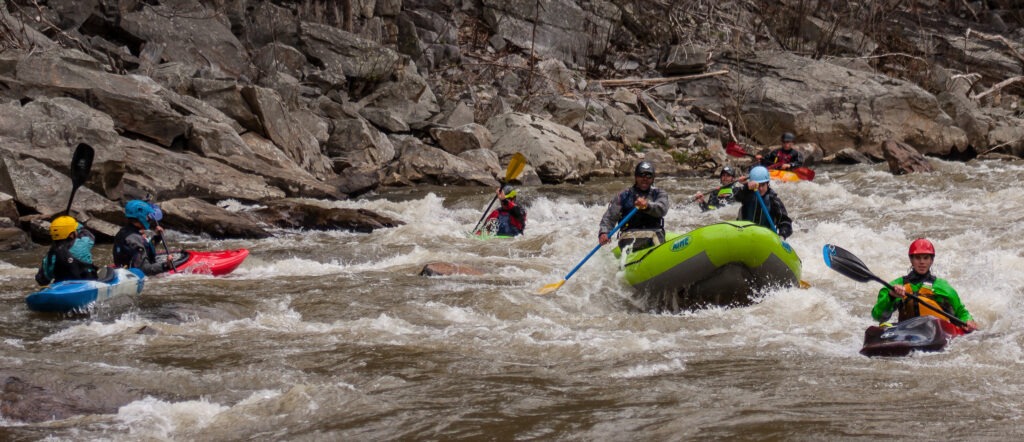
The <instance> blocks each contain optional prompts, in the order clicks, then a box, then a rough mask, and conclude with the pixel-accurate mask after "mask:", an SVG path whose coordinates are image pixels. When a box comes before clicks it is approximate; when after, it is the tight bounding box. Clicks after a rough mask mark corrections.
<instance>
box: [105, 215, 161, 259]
mask: <svg viewBox="0 0 1024 442" xmlns="http://www.w3.org/2000/svg"><path fill="white" fill-rule="evenodd" d="M131 235H139V236H142V235H141V234H140V233H139V229H138V228H137V227H135V226H131V225H129V226H124V227H122V228H121V230H119V231H118V232H117V235H114V265H115V266H117V267H131V266H132V264H133V263H132V261H134V260H135V254H136V253H137V251H136V250H135V248H134V247H132V246H130V245H128V237H129V236H131ZM142 242H143V243H145V245H146V246H145V247H146V259H147V260H149V262H156V248H154V247H153V244H151V243H150V242H149V241H146V240H145V237H143V241H142Z"/></svg>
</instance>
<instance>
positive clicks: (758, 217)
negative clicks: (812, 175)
mask: <svg viewBox="0 0 1024 442" xmlns="http://www.w3.org/2000/svg"><path fill="white" fill-rule="evenodd" d="M739 181H740V183H743V184H744V186H741V187H737V188H736V191H735V193H734V194H733V198H734V199H735V200H736V201H739V202H740V203H742V204H743V206H741V207H740V213H739V219H741V220H744V221H750V222H752V223H755V224H758V225H761V226H764V227H767V228H769V229H770V228H771V226H772V222H774V224H775V227H776V228H777V229H778V232H777V233H778V234H779V236H781V237H783V238H788V237H789V235H792V234H793V220H791V219H790V218H789V213H787V212H786V206H785V205H784V204H782V200H781V199H779V195H778V194H776V193H775V190H774V189H772V188H771V176H770V174H769V173H768V169H767V168H765V167H764V166H754V168H753V169H750V175H749V176H744V177H740V179H739ZM754 192H757V193H754ZM758 195H761V200H762V201H764V204H765V206H767V207H768V215H769V216H771V221H772V222H769V218H768V216H765V213H764V209H763V208H762V207H761V203H760V202H758V201H757V199H758V198H757V196H758Z"/></svg>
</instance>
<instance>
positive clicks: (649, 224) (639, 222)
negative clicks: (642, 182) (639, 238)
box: [619, 186, 665, 231]
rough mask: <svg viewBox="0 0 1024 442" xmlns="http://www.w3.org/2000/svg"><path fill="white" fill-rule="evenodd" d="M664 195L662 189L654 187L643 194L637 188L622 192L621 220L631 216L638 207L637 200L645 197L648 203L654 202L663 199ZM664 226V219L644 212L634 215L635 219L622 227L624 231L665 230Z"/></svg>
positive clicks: (620, 203)
mask: <svg viewBox="0 0 1024 442" xmlns="http://www.w3.org/2000/svg"><path fill="white" fill-rule="evenodd" d="M663 194H664V192H662V190H661V189H659V188H657V187H654V186H651V188H650V189H649V190H648V191H647V192H641V191H640V189H637V188H636V186H633V187H630V188H629V189H626V190H624V191H622V193H620V194H619V207H620V209H621V214H620V218H619V219H623V218H625V217H626V215H629V212H632V211H633V207H635V206H636V199H637V198H639V197H641V196H643V197H647V200H648V201H652V202H653V201H657V200H658V199H659V198H661V196H662V195H663ZM664 226H665V220H664V219H663V218H658V217H654V216H651V215H648V214H646V213H644V212H642V211H637V212H636V215H633V217H632V218H630V219H629V221H628V222H626V224H625V225H623V226H622V231H627V230H632V229H648V230H652V229H660V230H664Z"/></svg>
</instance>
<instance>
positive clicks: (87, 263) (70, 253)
mask: <svg viewBox="0 0 1024 442" xmlns="http://www.w3.org/2000/svg"><path fill="white" fill-rule="evenodd" d="M50 239H51V240H53V244H52V245H51V246H50V250H49V251H48V252H47V253H46V256H45V257H44V258H43V262H42V264H40V265H39V271H38V272H36V282H37V283H39V285H48V284H51V283H54V282H60V281H67V280H70V279H96V266H95V265H93V263H92V247H93V245H94V244H95V243H96V238H95V237H94V236H93V234H92V232H90V231H89V230H88V229H86V228H85V227H83V226H82V225H81V224H79V222H78V220H76V219H75V218H73V217H70V216H67V215H64V216H58V217H57V218H55V219H54V220H53V221H52V222H50Z"/></svg>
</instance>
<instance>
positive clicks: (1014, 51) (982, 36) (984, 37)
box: [964, 28, 1024, 63]
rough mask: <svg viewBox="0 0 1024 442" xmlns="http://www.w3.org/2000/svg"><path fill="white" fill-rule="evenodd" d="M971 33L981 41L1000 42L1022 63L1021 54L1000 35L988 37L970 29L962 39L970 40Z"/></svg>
mask: <svg viewBox="0 0 1024 442" xmlns="http://www.w3.org/2000/svg"><path fill="white" fill-rule="evenodd" d="M971 33H974V34H976V35H977V36H978V37H980V38H981V39H983V40H988V41H1000V42H1002V43H1003V44H1004V45H1006V48H1007V49H1009V50H1010V52H1012V53H1013V55H1014V56H1016V57H1017V59H1018V60H1020V62H1021V63H1024V55H1021V53H1020V52H1018V51H1017V49H1016V48H1014V47H1013V44H1011V43H1010V41H1009V40H1007V39H1006V37H1003V36H1002V35H989V34H986V33H983V32H978V31H975V30H973V29H971V28H967V34H966V35H964V38H965V39H967V40H970V39H971Z"/></svg>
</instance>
